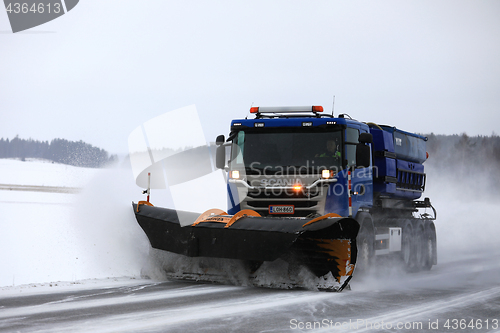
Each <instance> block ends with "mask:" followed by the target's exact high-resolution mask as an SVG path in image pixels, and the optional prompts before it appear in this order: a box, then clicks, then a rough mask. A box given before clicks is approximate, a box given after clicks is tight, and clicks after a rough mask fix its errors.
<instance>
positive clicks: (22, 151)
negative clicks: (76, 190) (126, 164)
mask: <svg viewBox="0 0 500 333" xmlns="http://www.w3.org/2000/svg"><path fill="white" fill-rule="evenodd" d="M0 158H20V159H21V160H25V159H26V158H44V159H47V160H51V161H54V162H57V163H63V164H69V165H74V166H78V167H86V168H101V167H103V166H105V165H106V164H109V163H111V162H113V161H115V160H116V159H117V156H116V155H111V156H109V154H108V152H107V151H105V150H104V149H100V148H97V147H94V146H92V145H90V144H88V143H85V142H83V141H81V140H80V141H78V142H76V141H68V140H65V139H54V140H52V141H51V142H50V143H49V142H48V141H38V140H33V139H28V140H25V139H19V137H17V136H16V137H15V138H14V139H12V140H9V139H4V138H1V139H0Z"/></svg>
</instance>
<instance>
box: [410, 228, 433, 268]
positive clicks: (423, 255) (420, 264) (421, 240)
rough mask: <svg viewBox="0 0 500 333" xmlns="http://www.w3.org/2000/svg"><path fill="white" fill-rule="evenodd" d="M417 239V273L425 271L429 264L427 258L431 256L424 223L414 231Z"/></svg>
mask: <svg viewBox="0 0 500 333" xmlns="http://www.w3.org/2000/svg"><path fill="white" fill-rule="evenodd" d="M413 233H414V239H415V267H414V270H415V271H420V270H422V269H424V266H425V265H426V263H427V256H428V255H429V253H428V249H427V238H426V232H425V226H424V223H422V222H418V223H417V226H416V228H415V230H414V232H413Z"/></svg>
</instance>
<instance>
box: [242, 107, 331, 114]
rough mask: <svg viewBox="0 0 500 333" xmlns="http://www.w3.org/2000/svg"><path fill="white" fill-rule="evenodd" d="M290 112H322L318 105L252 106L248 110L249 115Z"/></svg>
mask: <svg viewBox="0 0 500 333" xmlns="http://www.w3.org/2000/svg"><path fill="white" fill-rule="evenodd" d="M292 112H323V107H322V106H320V105H313V106H266V107H263V106H261V107H258V106H254V107H251V108H250V113H292Z"/></svg>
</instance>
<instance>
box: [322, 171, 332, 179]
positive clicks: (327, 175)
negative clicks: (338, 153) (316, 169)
mask: <svg viewBox="0 0 500 333" xmlns="http://www.w3.org/2000/svg"><path fill="white" fill-rule="evenodd" d="M321 178H323V179H329V178H333V171H332V170H322V171H321Z"/></svg>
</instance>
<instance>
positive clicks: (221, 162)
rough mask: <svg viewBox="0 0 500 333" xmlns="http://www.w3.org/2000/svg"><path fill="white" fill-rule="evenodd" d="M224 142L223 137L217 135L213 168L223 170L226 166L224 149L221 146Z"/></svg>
mask: <svg viewBox="0 0 500 333" xmlns="http://www.w3.org/2000/svg"><path fill="white" fill-rule="evenodd" d="M224 141H226V138H225V137H224V135H219V136H218V137H217V139H215V144H216V145H217V149H216V150H215V166H216V167H217V169H224V167H225V166H226V147H225V146H223V144H224Z"/></svg>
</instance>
